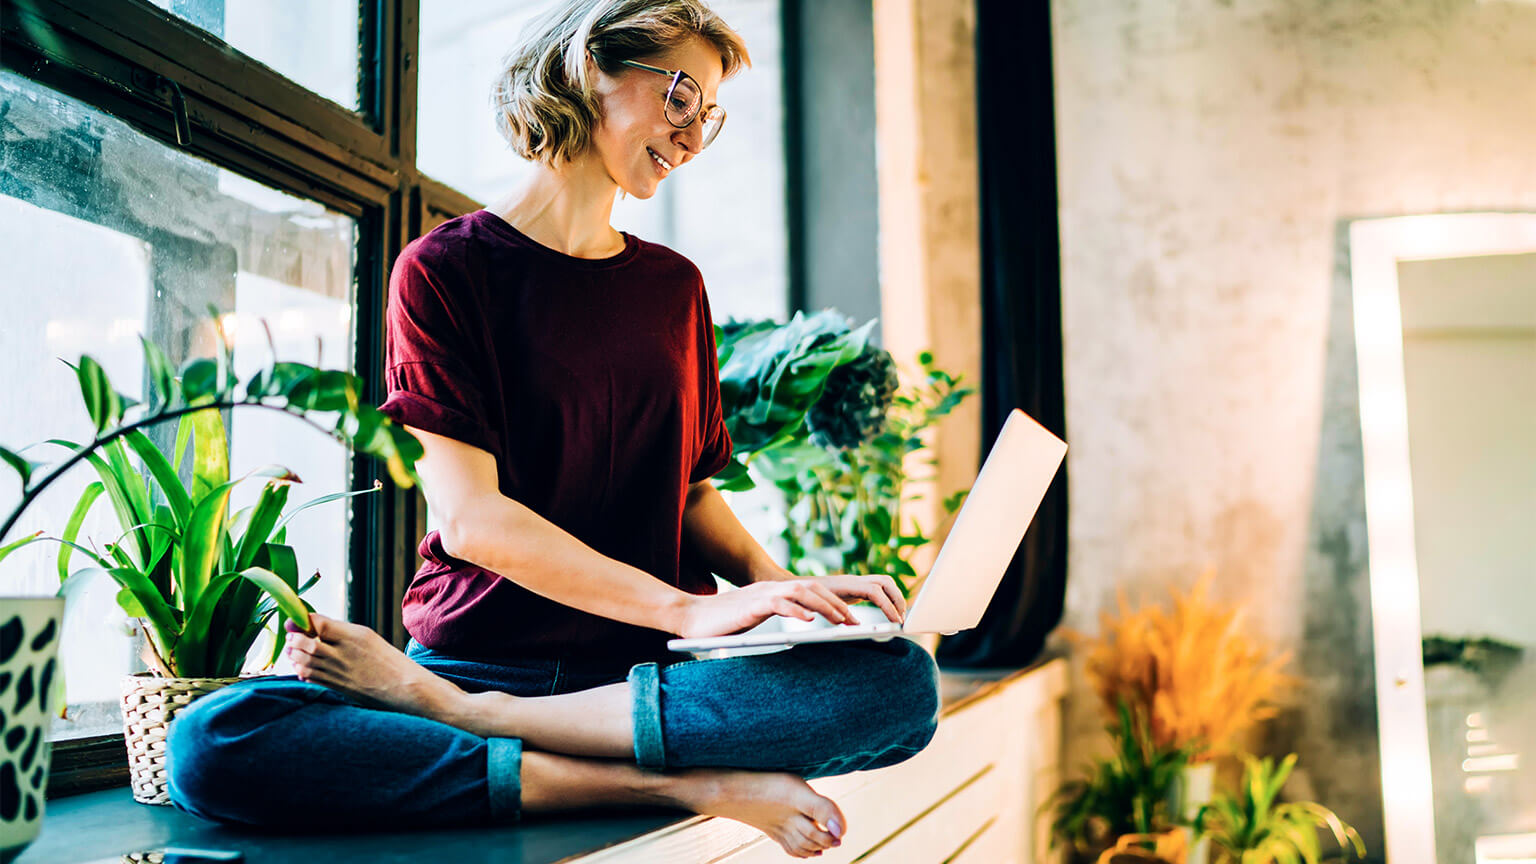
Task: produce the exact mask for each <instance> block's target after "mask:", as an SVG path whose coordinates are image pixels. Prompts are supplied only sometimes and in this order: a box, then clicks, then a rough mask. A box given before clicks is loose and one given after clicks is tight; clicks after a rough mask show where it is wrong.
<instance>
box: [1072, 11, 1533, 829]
mask: <svg viewBox="0 0 1536 864" xmlns="http://www.w3.org/2000/svg"><path fill="white" fill-rule="evenodd" d="M1053 16H1054V38H1055V46H1056V56H1055V69H1056V87H1057V113H1058V117H1057V124H1058V136H1059V145H1060V178H1061V228H1062V270H1063V292H1064V296H1063V301H1064V303H1063V306H1064V308H1063V319H1064V322H1063V326H1064V329H1065V345H1066V349H1065V350H1066V378H1067V381H1066V384H1067V418H1068V438H1069V440H1070V442H1071V444H1072V451H1071V453H1070V454H1069V455H1068V458H1069V460H1070V471H1071V475H1070V476H1071V483H1072V489H1071V500H1072V513H1071V539H1070V543H1071V548H1070V559H1069V560H1070V579H1069V584H1068V592H1069V594H1068V599H1067V606H1068V609H1067V616H1068V621H1067V623H1068V625H1069V626H1073V627H1077V628H1080V629H1084V630H1089V631H1092V630H1094V629H1095V628H1096V621H1097V617H1098V613H1099V612H1100V611H1101V610H1102V609H1104V608H1106V606H1107V604H1110V603H1112V602H1113V597H1114V592H1115V590H1116V589H1117V588H1119V587H1121V586H1125V587H1127V588H1128V589H1129V592H1130V594H1131V596H1132V597H1133V598H1134V597H1137V596H1141V595H1144V594H1147V595H1153V596H1159V595H1160V592H1161V589H1162V586H1164V585H1165V584H1167V583H1169V582H1177V583H1188V582H1189V581H1191V580H1192V579H1194V578H1195V577H1196V576H1197V575H1198V574H1199V573H1200V571H1201V570H1203V569H1204V568H1205V567H1207V566H1212V567H1214V568H1215V569H1216V570H1217V572H1218V574H1219V578H1218V583H1219V591H1220V593H1221V594H1222V595H1224V596H1226V597H1229V598H1233V599H1246V600H1252V601H1253V612H1254V614H1253V621H1254V623H1255V625H1257V626H1258V627H1259V628H1260V629H1261V630H1262V631H1263V632H1265V633H1267V634H1268V635H1270V636H1271V637H1273V638H1275V639H1277V640H1279V641H1280V642H1281V643H1282V644H1283V645H1284V646H1285V647H1287V648H1290V649H1292V650H1294V651H1296V653H1297V656H1298V663H1297V665H1296V666H1295V667H1294V668H1295V669H1296V670H1297V671H1300V672H1302V673H1304V674H1305V675H1306V676H1307V677H1308V678H1309V681H1310V683H1309V686H1308V688H1307V689H1306V690H1305V691H1304V692H1302V693H1300V694H1298V695H1297V696H1296V697H1295V699H1294V703H1295V704H1294V707H1293V708H1292V709H1291V710H1289V711H1288V712H1287V713H1286V714H1285V715H1284V716H1283V717H1282V718H1281V719H1280V721H1279V722H1277V723H1275V724H1273V725H1272V727H1271V730H1270V733H1269V734H1270V736H1271V738H1272V740H1271V741H1270V742H1268V743H1269V745H1270V746H1273V747H1275V748H1292V749H1297V750H1299V751H1300V752H1301V754H1302V765H1303V766H1304V768H1305V769H1306V770H1305V773H1304V775H1302V776H1301V777H1300V778H1299V779H1300V782H1299V783H1298V784H1297V785H1296V786H1295V787H1293V789H1292V791H1293V792H1300V793H1302V794H1312V795H1315V796H1317V797H1318V798H1319V800H1321V801H1323V802H1324V803H1325V804H1329V805H1331V806H1333V807H1335V808H1336V809H1337V810H1338V811H1339V812H1340V814H1341V815H1343V816H1344V817H1345V818H1346V819H1348V820H1350V821H1353V822H1354V823H1355V824H1356V825H1358V826H1359V827H1361V828H1362V830H1363V832H1364V833H1365V835H1366V840H1367V842H1368V843H1369V844H1370V846H1371V847H1372V850H1373V852H1374V853H1375V855H1376V856H1379V855H1380V852H1381V849H1382V844H1381V837H1380V830H1381V829H1380V819H1381V817H1380V804H1379V799H1380V789H1379V781H1378V770H1379V760H1378V757H1377V751H1376V747H1377V742H1376V737H1375V732H1374V726H1375V695H1374V692H1373V684H1372V676H1373V670H1372V665H1371V630H1370V599H1369V593H1368V590H1367V579H1368V577H1367V567H1366V549H1365V542H1364V528H1365V526H1364V506H1363V492H1362V491H1361V483H1362V481H1361V457H1360V435H1359V414H1358V407H1357V400H1356V397H1355V387H1356V377H1355V367H1354V346H1353V336H1352V333H1353V330H1352V326H1353V324H1352V321H1351V317H1350V295H1349V284H1348V250H1347V248H1345V243H1344V240H1345V238H1346V237H1347V228H1346V226H1347V222H1348V221H1349V220H1351V219H1355V218H1361V217H1372V216H1385V215H1399V214H1417V213H1435V212H1455V211H1467V210H1485V209H1486V210H1536V158H1532V154H1536V110H1532V109H1533V108H1536V6H1532V5H1530V4H1526V3H1520V2H1497V0H1485V2H1481V3H1479V2H1474V0H1461V2H1446V0H1164V2H1146V0H1142V2H1127V0H1053ZM1077 692H1078V693H1079V694H1081V693H1082V690H1081V689H1080V688H1079V689H1078V691H1077ZM1097 729H1098V718H1097V717H1096V716H1095V715H1094V714H1093V712H1092V709H1091V706H1089V705H1087V704H1086V703H1085V702H1084V701H1083V700H1082V699H1081V698H1079V699H1078V700H1077V701H1076V702H1075V703H1074V706H1073V709H1072V712H1071V716H1070V718H1069V742H1070V743H1069V748H1068V749H1069V761H1068V764H1069V765H1073V764H1078V763H1079V762H1080V761H1081V758H1082V757H1083V756H1084V755H1086V754H1087V753H1088V752H1090V751H1092V750H1093V749H1095V748H1096V747H1097V746H1098V745H1099V742H1100V739H1101V737H1102V736H1100V735H1099V734H1098V732H1097Z"/></svg>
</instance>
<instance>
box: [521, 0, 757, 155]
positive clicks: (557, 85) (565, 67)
mask: <svg viewBox="0 0 1536 864" xmlns="http://www.w3.org/2000/svg"><path fill="white" fill-rule="evenodd" d="M695 36H697V37H700V38H702V39H704V40H705V41H706V42H708V43H709V44H710V45H712V46H714V48H715V49H716V50H718V51H719V52H720V63H721V67H722V70H723V72H724V77H726V78H729V77H731V76H732V75H735V74H736V73H737V72H739V71H741V68H742V67H743V66H748V67H750V66H751V65H752V58H751V57H750V56H748V54H747V46H746V43H744V42H743V41H742V39H741V36H740V35H738V34H737V33H736V31H735V30H732V29H731V28H730V27H729V26H728V25H727V24H726V23H725V21H723V20H722V19H721V18H720V16H719V15H716V14H715V13H714V12H713V11H712V10H711V9H710V8H709V7H708V6H706V5H705V4H704V3H703V2H702V0H561V2H559V3H558V4H557V5H556V6H555V8H553V9H551V10H550V11H549V12H548V13H547V14H545V15H543V16H542V17H540V18H538V19H537V20H535V21H534V22H533V23H532V24H530V25H529V27H528V29H527V30H525V31H524V33H523V36H522V39H521V41H520V43H519V44H518V46H517V47H516V48H514V49H512V52H511V53H509V54H508V55H507V56H506V59H505V60H503V61H502V69H501V72H500V73H499V74H498V75H497V76H496V81H495V83H494V85H493V86H492V88H491V102H492V104H493V105H494V106H495V110H496V129H497V131H499V132H500V133H501V137H503V138H505V139H506V140H507V143H508V144H510V145H511V147H512V150H513V151H514V152H516V153H517V154H518V155H519V156H522V157H523V158H524V159H528V160H530V161H538V162H543V163H545V164H547V165H553V164H555V163H556V162H557V161H567V162H569V161H570V160H572V159H574V158H575V157H577V156H579V155H581V154H582V153H584V152H586V149H587V147H588V146H589V145H590V144H591V143H592V133H593V131H594V130H595V129H596V128H597V124H598V120H599V117H600V115H599V112H598V105H597V97H596V96H595V94H594V93H593V89H592V81H591V76H590V75H589V74H588V70H587V63H586V59H587V52H589V51H590V52H591V54H592V57H593V59H594V60H595V61H596V64H597V67H598V68H599V69H601V70H603V72H604V73H606V74H609V75H613V74H617V73H618V72H619V71H621V70H623V69H624V68H626V67H624V66H622V65H621V63H622V61H624V60H634V59H636V58H639V57H647V56H651V55H654V54H659V53H662V52H665V51H668V50H670V49H672V48H675V47H677V46H678V45H681V44H683V43H685V42H686V41H687V40H688V39H690V38H693V37H695Z"/></svg>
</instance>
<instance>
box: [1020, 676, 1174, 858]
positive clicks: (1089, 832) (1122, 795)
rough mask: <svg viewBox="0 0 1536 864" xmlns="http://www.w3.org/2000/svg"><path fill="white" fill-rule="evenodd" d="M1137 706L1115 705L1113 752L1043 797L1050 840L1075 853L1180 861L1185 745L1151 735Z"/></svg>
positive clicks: (1105, 856)
mask: <svg viewBox="0 0 1536 864" xmlns="http://www.w3.org/2000/svg"><path fill="white" fill-rule="evenodd" d="M1137 710H1138V709H1137V708H1136V707H1135V706H1132V705H1130V704H1128V703H1126V702H1121V703H1120V704H1119V705H1118V706H1117V716H1118V726H1117V727H1112V728H1111V729H1109V732H1110V736H1111V738H1113V740H1114V742H1115V747H1116V749H1115V753H1114V755H1113V757H1111V758H1109V759H1102V760H1099V761H1097V762H1095V763H1094V764H1093V765H1092V766H1090V768H1089V770H1088V776H1087V777H1086V778H1083V779H1079V780H1074V781H1070V782H1068V783H1066V784H1064V785H1063V786H1062V787H1061V788H1060V789H1058V790H1057V792H1056V794H1055V795H1053V796H1052V797H1051V799H1050V800H1049V801H1047V802H1046V804H1045V809H1047V810H1050V811H1052V816H1053V818H1052V822H1051V842H1052V844H1053V845H1055V844H1058V843H1065V844H1067V845H1068V846H1069V847H1070V848H1071V851H1072V854H1073V856H1074V858H1075V860H1076V861H1080V862H1094V861H1097V862H1106V864H1107V862H1109V861H1114V860H1117V858H1123V859H1125V860H1131V859H1140V860H1145V861H1161V862H1166V864H1183V862H1184V861H1185V857H1184V856H1185V854H1186V849H1185V847H1186V837H1185V834H1184V832H1183V830H1182V827H1181V826H1183V825H1184V824H1185V820H1184V819H1183V818H1182V816H1181V812H1182V808H1181V801H1180V784H1181V776H1182V773H1183V771H1184V768H1185V766H1187V765H1188V764H1189V758H1190V747H1188V746H1173V747H1170V746H1164V745H1160V744H1158V743H1157V742H1155V741H1153V740H1152V738H1151V736H1150V735H1149V734H1148V728H1149V726H1148V724H1147V723H1146V722H1145V721H1144V720H1142V719H1141V718H1137V717H1135V716H1134V715H1135V714H1136V712H1137Z"/></svg>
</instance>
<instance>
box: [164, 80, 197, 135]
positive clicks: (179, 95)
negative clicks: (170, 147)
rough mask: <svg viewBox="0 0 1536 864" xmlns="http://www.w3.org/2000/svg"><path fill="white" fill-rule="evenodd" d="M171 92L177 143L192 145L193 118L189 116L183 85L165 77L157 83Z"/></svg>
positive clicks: (172, 119) (172, 117)
mask: <svg viewBox="0 0 1536 864" xmlns="http://www.w3.org/2000/svg"><path fill="white" fill-rule="evenodd" d="M157 83H159V84H163V85H164V86H166V87H169V88H170V90H171V122H172V124H173V125H175V127H176V143H177V144H179V145H181V146H182V147H185V146H187V145H188V144H191V143H192V118H190V117H188V116H187V95H186V94H185V93H183V92H181V85H180V84H177V83H176V82H175V81H172V80H171V79H169V78H166V77H165V76H163V75H162V76H160V80H159V81H158V82H157Z"/></svg>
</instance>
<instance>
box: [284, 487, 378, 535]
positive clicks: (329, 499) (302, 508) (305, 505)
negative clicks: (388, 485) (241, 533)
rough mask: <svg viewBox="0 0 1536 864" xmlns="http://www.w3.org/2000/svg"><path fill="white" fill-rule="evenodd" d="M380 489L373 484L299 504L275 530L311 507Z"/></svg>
mask: <svg viewBox="0 0 1536 864" xmlns="http://www.w3.org/2000/svg"><path fill="white" fill-rule="evenodd" d="M381 488H383V487H382V485H380V484H378V483H375V484H374V485H373V486H372V487H371V488H368V489H358V490H356V491H353V492H332V493H331V494H329V495H321V496H320V497H319V498H316V499H314V500H312V501H306V502H304V503H303V504H300V505H299V506H298V507H297V508H295V509H294V510H293V512H291V513H289V514H288V515H286V516H284V517H283V518H282V519H280V520H279V521H278V523H277V528H278V529H282V527H283V526H284V525H287V524H288V521H289V520H290V519H292V518H293V517H295V516H297V515H299V514H300V513H303V512H304V511H305V510H308V509H309V508H311V507H318V506H320V505H321V504H328V503H330V502H332V501H338V500H340V499H342V498H351V497H353V496H354V495H367V494H368V493H369V492H377V491H379V489H381Z"/></svg>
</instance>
